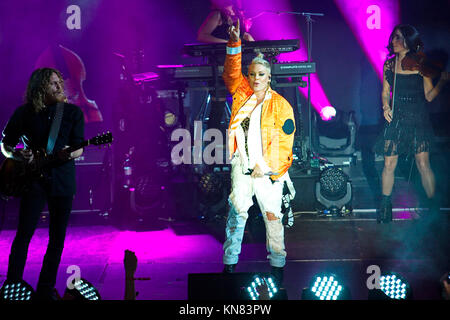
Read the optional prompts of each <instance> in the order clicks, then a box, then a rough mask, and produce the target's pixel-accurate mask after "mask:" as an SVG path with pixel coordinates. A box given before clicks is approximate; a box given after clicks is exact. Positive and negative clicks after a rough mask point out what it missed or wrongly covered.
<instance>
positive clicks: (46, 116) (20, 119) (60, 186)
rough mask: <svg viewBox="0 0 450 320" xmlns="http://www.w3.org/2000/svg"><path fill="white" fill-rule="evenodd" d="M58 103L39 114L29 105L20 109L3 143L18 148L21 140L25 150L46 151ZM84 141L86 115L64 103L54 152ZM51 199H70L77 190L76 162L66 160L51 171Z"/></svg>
mask: <svg viewBox="0 0 450 320" xmlns="http://www.w3.org/2000/svg"><path fill="white" fill-rule="evenodd" d="M55 112H56V104H55V105H52V106H49V107H47V108H45V109H44V110H42V111H40V112H38V113H36V112H35V111H34V109H33V107H32V106H31V105H30V104H25V105H22V106H20V107H18V108H17V109H16V110H15V111H14V113H13V115H12V116H11V118H10V119H9V121H8V123H7V124H6V127H5V129H4V130H3V140H2V142H3V143H4V144H6V145H9V146H11V147H15V146H16V145H17V144H18V143H19V142H20V140H22V142H23V144H24V146H25V148H28V149H32V150H42V149H43V150H45V149H46V147H47V141H48V136H49V133H50V127H51V125H52V121H53V118H54V115H55ZM83 141H84V115H83V111H82V110H81V109H80V108H79V107H77V106H76V105H73V104H70V103H65V104H64V113H63V117H62V120H61V126H60V129H59V133H58V137H57V139H56V142H55V147H54V149H53V152H54V153H55V152H57V151H59V150H61V149H63V148H64V147H65V146H66V145H68V146H74V145H76V144H79V143H81V142H83ZM50 177H51V190H50V194H51V195H52V196H70V195H74V194H75V191H76V184H75V162H74V160H70V161H67V162H65V163H63V164H60V165H58V166H57V167H54V168H52V169H51V172H50Z"/></svg>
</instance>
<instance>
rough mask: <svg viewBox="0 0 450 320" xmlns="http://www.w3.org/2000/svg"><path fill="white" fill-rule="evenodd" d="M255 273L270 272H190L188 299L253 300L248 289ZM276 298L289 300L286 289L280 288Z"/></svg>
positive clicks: (266, 274)
mask: <svg viewBox="0 0 450 320" xmlns="http://www.w3.org/2000/svg"><path fill="white" fill-rule="evenodd" d="M255 275H259V276H263V277H268V276H270V274H269V273H254V272H242V273H239V272H238V273H190V274H188V300H251V299H250V297H249V295H248V292H247V290H246V288H247V286H249V285H251V283H252V281H253V277H254V276H255ZM274 298H275V299H274V300H287V295H286V290H284V289H280V290H279V293H278V294H277V295H276V296H275V297H274Z"/></svg>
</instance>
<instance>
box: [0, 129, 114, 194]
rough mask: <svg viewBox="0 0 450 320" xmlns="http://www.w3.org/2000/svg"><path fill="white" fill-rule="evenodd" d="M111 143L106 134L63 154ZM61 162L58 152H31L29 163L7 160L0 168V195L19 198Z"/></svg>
mask: <svg viewBox="0 0 450 320" xmlns="http://www.w3.org/2000/svg"><path fill="white" fill-rule="evenodd" d="M112 141H113V138H112V134H111V133H110V132H107V133H104V134H99V135H97V136H95V137H93V138H92V139H89V140H85V141H83V142H82V143H80V144H77V145H75V146H71V147H68V148H66V149H64V153H66V154H70V153H71V152H73V151H75V150H78V149H81V148H83V147H86V146H89V145H94V146H101V145H104V144H110V143H111V142H112ZM62 162H64V160H63V159H61V152H60V151H59V152H56V153H54V154H50V155H48V154H46V153H45V151H43V150H37V151H33V160H32V161H31V162H30V163H28V162H27V161H26V160H25V161H21V160H16V159H12V158H7V159H6V160H5V161H3V163H2V165H1V167H0V193H2V194H3V195H5V196H13V197H18V196H21V195H22V194H23V192H25V191H26V190H28V189H29V187H30V186H31V184H32V183H33V181H36V180H39V179H45V178H46V173H45V170H46V169H48V168H51V167H52V166H55V165H57V164H58V163H59V164H61V163H62Z"/></svg>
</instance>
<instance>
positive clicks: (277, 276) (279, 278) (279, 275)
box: [270, 266, 284, 288]
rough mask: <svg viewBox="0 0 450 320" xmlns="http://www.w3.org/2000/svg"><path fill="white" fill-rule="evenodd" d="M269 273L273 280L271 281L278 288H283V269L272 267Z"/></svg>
mask: <svg viewBox="0 0 450 320" xmlns="http://www.w3.org/2000/svg"><path fill="white" fill-rule="evenodd" d="M270 273H271V274H272V276H273V278H274V279H273V280H274V281H275V283H276V284H277V286H278V288H281V287H282V286H283V278H284V268H282V267H281V268H280V267H274V266H272V270H271V271H270Z"/></svg>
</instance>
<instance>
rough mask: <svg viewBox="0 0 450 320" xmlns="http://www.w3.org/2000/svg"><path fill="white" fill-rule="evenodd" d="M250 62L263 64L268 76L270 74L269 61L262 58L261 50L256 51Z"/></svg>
mask: <svg viewBox="0 0 450 320" xmlns="http://www.w3.org/2000/svg"><path fill="white" fill-rule="evenodd" d="M251 64H261V65H263V66H264V67H266V69H267V70H268V71H269V76H270V73H271V67H270V63H269V61H267V60H266V59H264V54H262V53H261V52H258V54H257V56H256V57H255V58H254V59H253V60H252V63H251Z"/></svg>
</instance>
